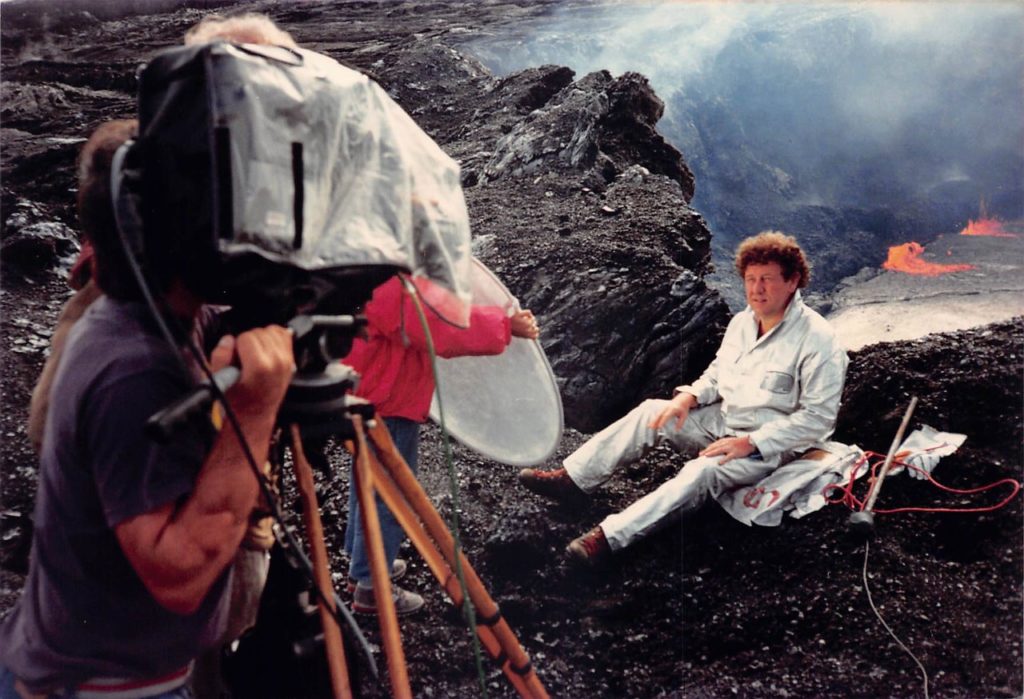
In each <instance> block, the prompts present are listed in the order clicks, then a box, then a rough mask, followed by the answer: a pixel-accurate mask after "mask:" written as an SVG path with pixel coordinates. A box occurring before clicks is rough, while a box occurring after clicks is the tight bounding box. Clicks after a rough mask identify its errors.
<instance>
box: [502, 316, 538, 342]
mask: <svg viewBox="0 0 1024 699" xmlns="http://www.w3.org/2000/svg"><path fill="white" fill-rule="evenodd" d="M509 322H510V324H511V330H512V335H513V337H525V338H526V339H528V340H536V339H537V338H538V337H540V328H538V327H537V319H536V318H535V317H534V315H533V311H530V310H525V311H516V312H515V313H513V314H512V317H511V318H510V319H509Z"/></svg>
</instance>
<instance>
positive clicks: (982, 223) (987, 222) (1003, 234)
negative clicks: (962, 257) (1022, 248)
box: [960, 218, 1017, 238]
mask: <svg viewBox="0 0 1024 699" xmlns="http://www.w3.org/2000/svg"><path fill="white" fill-rule="evenodd" d="M960 235H987V236H991V237H993V238H1016V237H1017V236H1016V235H1014V234H1013V233H1008V232H1007V231H1005V230H1004V229H1003V222H1002V221H1000V220H999V219H997V218H980V219H978V220H977V221H968V222H967V227H966V228H964V229H963V230H962V231H960Z"/></svg>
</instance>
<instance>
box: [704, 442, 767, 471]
mask: <svg viewBox="0 0 1024 699" xmlns="http://www.w3.org/2000/svg"><path fill="white" fill-rule="evenodd" d="M754 451H755V448H754V444H753V442H751V441H750V437H722V438H721V439H716V440H715V441H714V442H712V443H711V444H709V445H707V446H706V447H704V450H703V451H701V452H700V455H701V456H719V455H722V456H723V457H724V458H722V459H720V460H719V462H718V464H719V465H722V464H724V463H727V462H729V461H732V460H733V459H742V458H743V457H745V456H750V455H751V454H753V453H754Z"/></svg>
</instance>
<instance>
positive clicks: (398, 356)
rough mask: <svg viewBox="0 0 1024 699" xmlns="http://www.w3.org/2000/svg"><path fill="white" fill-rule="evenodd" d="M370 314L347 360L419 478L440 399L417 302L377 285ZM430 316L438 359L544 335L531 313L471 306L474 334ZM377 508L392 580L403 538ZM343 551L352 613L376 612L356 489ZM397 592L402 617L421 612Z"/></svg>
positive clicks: (411, 598) (395, 287) (400, 570)
mask: <svg viewBox="0 0 1024 699" xmlns="http://www.w3.org/2000/svg"><path fill="white" fill-rule="evenodd" d="M365 315H366V319H367V337H366V338H365V339H358V340H356V341H355V342H354V344H353V346H352V351H351V352H350V353H349V354H348V356H347V357H345V359H343V360H342V361H343V362H344V363H345V364H347V365H349V366H350V367H352V368H353V369H355V370H356V371H358V372H359V374H360V375H361V377H362V378H361V379H360V381H359V385H358V387H357V389H356V395H358V396H359V397H361V398H365V399H366V400H368V401H370V402H371V403H373V404H374V406H375V407H376V408H377V414H378V415H380V416H381V417H382V418H383V419H384V423H385V424H386V425H387V428H388V431H389V432H390V433H391V438H392V439H393V440H394V442H395V446H396V447H397V449H398V451H399V453H400V454H401V455H402V458H404V459H405V461H406V463H407V464H409V468H410V469H411V470H412V472H413V473H416V468H417V465H416V462H417V459H416V456H417V451H418V444H419V430H420V424H421V423H423V422H425V421H426V419H427V413H428V412H429V410H430V401H431V398H432V396H433V394H434V375H433V371H432V368H431V361H430V354H429V351H428V348H427V338H426V336H425V334H424V331H423V325H422V323H421V321H420V316H419V313H418V312H417V309H416V304H415V302H414V301H413V299H412V298H410V296H409V295H408V294H407V293H406V292H405V290H404V288H403V284H402V280H401V279H400V278H399V277H394V278H392V279H391V280H389V281H388V282H385V283H384V284H382V285H380V286H379V287H377V289H376V290H375V291H374V292H373V297H372V298H371V299H370V301H369V302H368V303H367V304H366V308H365ZM424 315H425V316H426V319H427V326H428V327H429V329H430V336H431V339H432V341H433V344H434V351H435V352H436V353H437V355H438V356H440V357H460V356H466V355H488V354H501V353H502V352H504V351H505V348H506V347H507V346H508V344H509V342H511V340H512V338H513V337H525V338H528V339H531V340H532V339H536V338H537V337H538V336H539V330H538V327H537V320H536V318H535V317H534V315H533V313H532V312H530V311H529V310H521V311H516V312H514V313H512V314H511V315H510V314H509V312H508V311H507V310H506V309H505V308H502V307H499V306H473V307H472V308H471V310H470V322H469V327H468V328H459V327H456V326H454V325H452V324H450V323H448V322H446V321H445V320H443V319H442V318H440V317H438V316H437V315H436V314H435V313H433V312H432V311H431V310H430V309H429V308H424ZM377 509H378V511H379V514H380V526H381V533H382V535H383V539H384V551H385V554H386V558H387V563H388V564H389V565H390V570H391V579H392V580H396V579H398V578H400V577H401V576H402V575H403V574H404V573H405V568H406V566H405V562H404V561H402V560H401V559H396V556H397V554H398V547H399V546H400V545H401V543H402V540H403V539H404V538H405V533H404V532H403V531H402V528H401V526H400V525H399V524H398V522H397V521H396V520H395V518H394V515H392V514H391V512H390V511H389V510H388V509H387V508H386V507H384V505H383V503H382V502H381V500H380V498H378V499H377ZM345 550H346V551H347V552H348V554H349V556H350V565H349V582H350V584H351V583H354V584H355V589H354V592H353V599H352V608H353V610H354V611H356V612H359V613H365V614H374V613H376V611H377V607H376V602H375V600H374V597H373V581H372V579H371V577H370V566H369V561H368V558H367V553H366V545H365V539H364V536H363V525H362V521H361V519H360V512H359V502H358V500H357V498H356V495H355V489H354V488H351V487H350V488H349V509H348V526H347V527H346V529H345ZM392 590H393V591H394V599H395V609H396V611H397V612H398V613H399V614H409V613H411V612H414V611H416V610H418V609H419V608H420V607H422V606H423V598H422V597H421V596H420V595H418V594H416V593H415V592H410V591H409V590H405V589H403V588H401V587H398V586H397V585H393V586H392Z"/></svg>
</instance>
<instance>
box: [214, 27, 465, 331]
mask: <svg viewBox="0 0 1024 699" xmlns="http://www.w3.org/2000/svg"><path fill="white" fill-rule="evenodd" d="M210 60H211V68H212V69H211V70H210V75H209V79H210V86H209V87H210V89H211V92H210V99H211V102H212V103H211V105H210V108H211V111H212V115H211V116H212V117H213V123H214V124H216V125H217V126H218V127H227V128H228V130H229V132H230V134H231V150H230V157H231V173H232V196H233V203H232V205H233V222H234V235H233V237H232V238H229V239H225V238H222V239H221V240H220V251H221V253H222V254H224V255H228V256H231V255H236V254H244V253H257V254H259V255H262V256H263V257H265V258H267V259H270V260H271V261H274V262H280V263H282V264H286V265H291V266H294V267H298V268H301V269H305V270H322V269H334V268H339V267H352V266H363V265H394V266H397V267H400V268H403V269H406V270H409V271H410V272H412V274H413V276H414V278H415V277H419V278H421V279H424V280H429V281H430V282H432V283H430V284H418V286H419V287H420V290H421V293H424V294H425V300H426V302H427V303H428V304H430V305H431V307H432V308H434V310H435V311H437V312H439V313H441V314H442V315H443V316H444V317H445V318H447V319H448V320H450V321H452V322H454V323H457V324H459V325H463V326H464V325H466V324H467V323H468V320H469V301H470V290H469V274H470V259H471V257H470V246H469V240H470V235H469V217H468V213H467V210H466V204H465V199H464V197H463V193H462V187H461V183H460V180H459V166H458V164H457V163H456V162H455V161H454V160H452V159H451V158H450V157H449V156H448V155H447V154H445V153H444V151H442V150H441V148H440V147H439V146H438V145H437V144H436V143H435V142H434V141H433V140H432V139H431V138H430V137H429V136H428V135H427V134H425V133H424V132H423V131H422V129H420V128H419V126H417V125H416V123H415V122H414V121H413V120H412V119H411V118H410V117H409V115H408V114H406V113H405V112H404V111H403V110H402V109H401V108H400V107H399V106H398V105H397V104H396V103H395V102H394V101H393V100H392V99H391V98H390V97H389V96H388V95H387V93H386V92H385V91H384V90H383V89H382V88H381V87H380V86H379V85H377V84H376V83H375V82H373V81H372V80H370V79H369V78H367V77H366V76H365V75H362V74H361V73H358V72H356V71H354V70H350V69H348V68H346V67H344V66H342V65H341V64H339V63H338V62H336V61H334V60H333V59H331V58H329V57H327V56H324V55H321V54H318V53H314V52H312V51H306V50H302V49H284V48H280V47H267V46H253V45H232V44H227V43H222V44H219V45H218V46H217V47H216V49H215V50H213V51H211V54H210ZM292 144H301V178H302V204H301V212H300V214H299V215H301V217H302V225H301V231H302V239H301V245H299V246H296V233H295V231H296V221H295V219H296V214H295V198H296V195H295V192H296V189H297V187H296V184H295V177H296V171H295V169H294V168H295V155H294V152H293V148H294V146H293V145H292Z"/></svg>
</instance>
